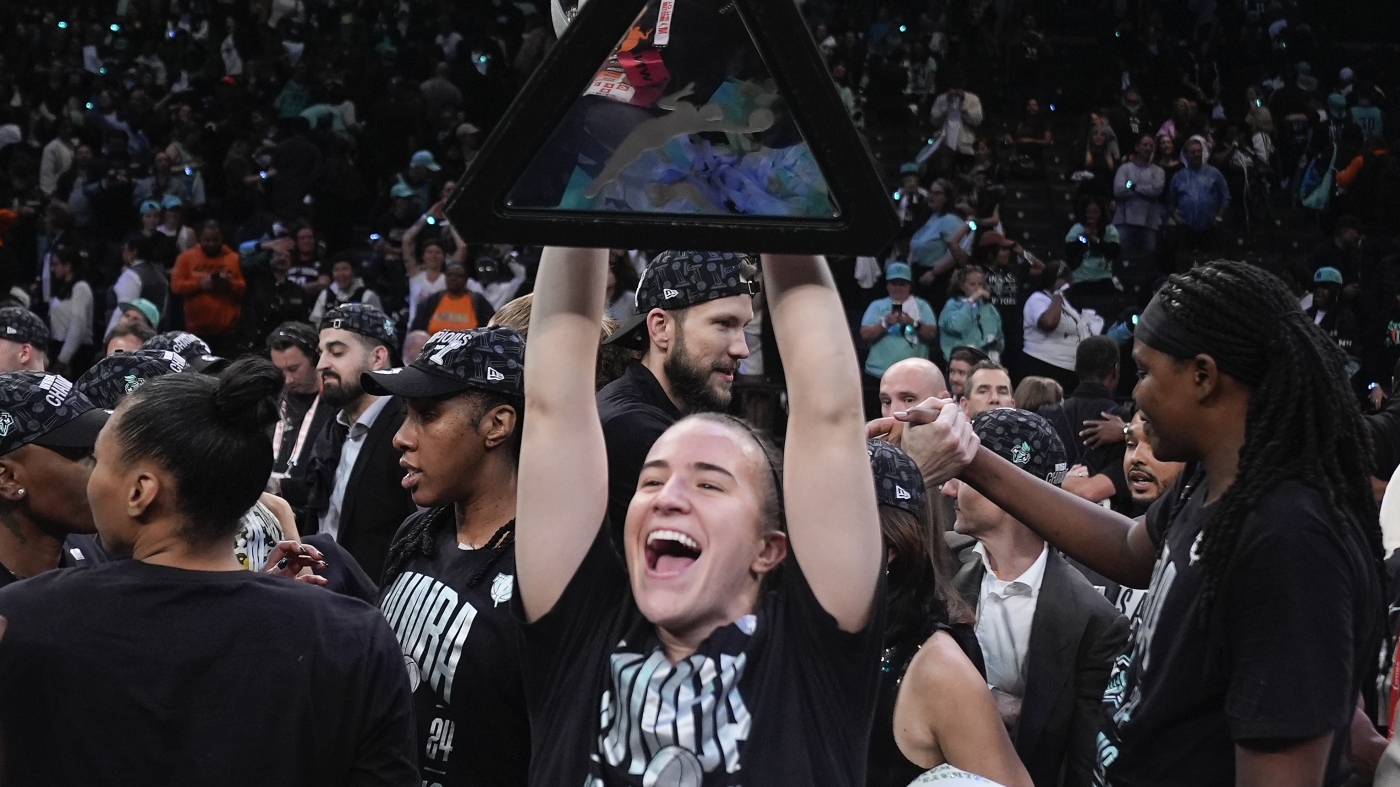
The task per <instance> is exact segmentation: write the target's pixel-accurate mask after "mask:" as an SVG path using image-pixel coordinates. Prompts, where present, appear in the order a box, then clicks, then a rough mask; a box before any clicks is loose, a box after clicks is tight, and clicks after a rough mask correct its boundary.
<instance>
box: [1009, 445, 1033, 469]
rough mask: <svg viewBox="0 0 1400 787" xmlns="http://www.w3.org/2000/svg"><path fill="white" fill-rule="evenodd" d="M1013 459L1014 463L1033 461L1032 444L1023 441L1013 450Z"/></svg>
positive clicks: (1020, 463)
mask: <svg viewBox="0 0 1400 787" xmlns="http://www.w3.org/2000/svg"><path fill="white" fill-rule="evenodd" d="M1011 461H1012V463H1014V464H1018V465H1023V464H1026V463H1027V462H1029V461H1031V444H1030V443H1027V442H1025V441H1022V442H1021V444H1020V445H1018V446H1016V447H1015V448H1013V449H1012V450H1011Z"/></svg>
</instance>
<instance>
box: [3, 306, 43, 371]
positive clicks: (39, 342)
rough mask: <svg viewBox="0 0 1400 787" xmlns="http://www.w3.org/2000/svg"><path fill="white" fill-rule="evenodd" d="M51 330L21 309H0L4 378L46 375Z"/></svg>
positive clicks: (41, 321)
mask: <svg viewBox="0 0 1400 787" xmlns="http://www.w3.org/2000/svg"><path fill="white" fill-rule="evenodd" d="M48 356H49V326H47V325H45V324H44V321H43V319H41V318H40V317H39V315H37V314H34V313H33V312H31V311H29V310H28V309H24V308H22V307H19V306H4V307H0V374H4V373H7V372H21V371H31V372H42V371H44V367H45V366H46V365H47V364H48Z"/></svg>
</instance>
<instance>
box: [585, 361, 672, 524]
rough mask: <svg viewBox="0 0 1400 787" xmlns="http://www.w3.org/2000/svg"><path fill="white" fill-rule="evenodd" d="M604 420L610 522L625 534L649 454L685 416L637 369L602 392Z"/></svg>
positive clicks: (600, 401) (600, 412)
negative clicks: (667, 431)
mask: <svg viewBox="0 0 1400 787" xmlns="http://www.w3.org/2000/svg"><path fill="white" fill-rule="evenodd" d="M598 417H599V418H600V419H601V420H602V422H603V440H604V441H605V442H606V443H607V447H608V521H609V522H612V523H613V526H614V527H616V528H618V529H619V530H620V529H621V528H622V526H623V525H624V524H625V523H626V522H627V506H628V505H630V504H631V503H632V495H634V494H636V492H637V479H638V478H639V477H641V475H642V465H643V464H646V461H647V454H648V453H650V452H651V447H652V445H654V444H655V443H656V441H657V440H658V439H659V438H660V437H661V434H662V433H663V432H665V431H666V430H667V429H669V428H670V427H671V424H674V423H675V422H676V421H679V420H680V419H681V411H680V410H678V409H676V405H675V404H674V403H673V402H672V401H671V398H670V397H669V396H667V395H666V391H665V390H664V389H663V388H662V387H661V383H660V382H658V381H657V379H656V377H655V375H653V374H652V373H651V370H650V369H648V368H647V367H645V366H643V365H642V364H640V363H634V364H632V365H631V366H628V367H627V371H626V372H625V373H623V375H622V376H621V377H619V378H618V379H616V380H613V381H612V382H611V383H608V384H607V385H606V386H604V387H603V390H601V391H599V392H598Z"/></svg>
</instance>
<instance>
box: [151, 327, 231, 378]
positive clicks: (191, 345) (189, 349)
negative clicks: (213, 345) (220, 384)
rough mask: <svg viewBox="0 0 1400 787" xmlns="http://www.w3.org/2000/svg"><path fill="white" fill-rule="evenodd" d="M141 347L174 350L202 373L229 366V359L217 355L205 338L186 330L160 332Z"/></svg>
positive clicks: (213, 371)
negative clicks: (205, 341)
mask: <svg viewBox="0 0 1400 787" xmlns="http://www.w3.org/2000/svg"><path fill="white" fill-rule="evenodd" d="M141 349H143V350H167V351H169V352H173V353H175V354H176V355H178V356H180V357H181V358H184V359H185V363H187V364H189V368H191V369H193V370H194V371H196V372H199V373H200V374H218V373H219V372H220V371H222V370H223V368H224V367H225V366H228V360H227V359H224V358H220V357H219V356H217V355H215V354H214V352H213V351H212V350H210V349H209V345H207V344H205V343H204V340H203V339H201V338H199V337H198V336H195V335H194V334H192V333H185V332H184V331H169V332H167V333H158V334H156V335H155V336H152V337H151V338H149V339H147V340H146V343H145V344H143V345H141Z"/></svg>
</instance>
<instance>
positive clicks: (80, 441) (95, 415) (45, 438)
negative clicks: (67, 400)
mask: <svg viewBox="0 0 1400 787" xmlns="http://www.w3.org/2000/svg"><path fill="white" fill-rule="evenodd" d="M111 414H112V412H111V411H110V410H103V409H101V408H97V407H94V408H93V409H91V410H88V411H87V412H85V413H83V414H82V415H79V416H78V417H77V418H74V419H73V420H71V421H68V422H66V423H64V424H63V425H61V426H58V427H56V428H54V429H50V430H49V431H47V432H45V433H44V434H42V435H39V436H38V437H37V438H35V439H34V441H33V442H34V444H35V445H42V446H44V447H45V448H91V447H93V446H94V445H96V444H97V434H98V433H99V432H101V431H102V427H103V426H105V425H106V424H107V418H108V417H109V416H111Z"/></svg>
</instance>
